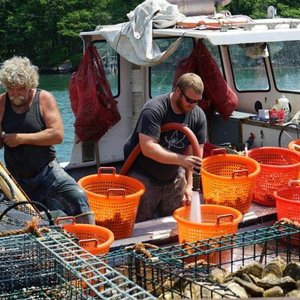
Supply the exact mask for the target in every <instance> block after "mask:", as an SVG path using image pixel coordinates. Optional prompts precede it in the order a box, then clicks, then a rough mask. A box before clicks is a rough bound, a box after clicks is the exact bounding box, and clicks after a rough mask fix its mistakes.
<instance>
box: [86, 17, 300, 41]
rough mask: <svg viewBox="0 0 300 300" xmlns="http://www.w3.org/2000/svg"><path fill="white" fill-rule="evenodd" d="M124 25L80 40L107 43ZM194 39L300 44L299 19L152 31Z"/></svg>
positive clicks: (103, 27)
mask: <svg viewBox="0 0 300 300" xmlns="http://www.w3.org/2000/svg"><path fill="white" fill-rule="evenodd" d="M123 25H124V23H120V24H116V25H104V26H101V27H100V26H99V30H94V31H87V32H81V33H80V37H81V38H83V39H84V40H86V39H88V40H90V41H94V40H99V39H104V38H103V36H102V33H103V32H104V31H105V32H109V31H120V29H121V27H122V26H123ZM166 36H168V37H170V36H174V37H181V36H184V37H193V38H200V39H201V38H203V39H207V40H209V42H210V43H212V44H213V45H232V44H247V43H260V42H280V41H295V40H300V19H289V18H274V19H259V20H253V21H252V22H251V23H248V24H244V25H240V26H236V25H234V24H230V25H222V26H221V28H220V29H214V30H212V29H206V28H205V27H204V26H198V27H195V28H188V29H183V28H176V27H174V28H164V29H153V37H166Z"/></svg>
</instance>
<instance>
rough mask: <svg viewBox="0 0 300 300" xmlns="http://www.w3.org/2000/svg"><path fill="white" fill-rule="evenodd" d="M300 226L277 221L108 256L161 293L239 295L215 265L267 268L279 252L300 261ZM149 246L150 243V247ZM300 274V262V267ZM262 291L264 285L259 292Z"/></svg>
mask: <svg viewBox="0 0 300 300" xmlns="http://www.w3.org/2000/svg"><path fill="white" fill-rule="evenodd" d="M299 239H300V228H299V227H297V226H295V225H293V224H288V223H276V224H275V225H273V226H270V227H264V228H260V229H256V230H251V231H247V232H239V233H237V234H232V235H226V236H222V237H219V238H212V239H207V240H202V241H198V242H192V243H184V244H178V245H171V246H168V247H161V248H158V247H157V248H155V249H152V248H148V249H146V250H147V251H146V252H145V251H144V250H145V249H143V251H141V250H140V248H134V247H131V248H129V249H128V248H127V250H126V249H120V250H118V251H114V252H111V253H109V254H107V255H105V256H104V259H105V261H106V262H107V263H108V264H109V265H111V266H112V267H113V268H115V269H116V270H118V271H119V272H121V273H123V274H124V275H126V276H128V278H129V279H130V280H132V281H134V282H135V283H137V284H138V285H139V286H141V287H142V288H144V289H145V290H147V291H148V292H150V293H151V294H152V295H154V296H155V297H157V298H168V299H177V298H183V299H184V298H188V299H189V298H192V299H196V298H199V297H201V298H214V297H217V298H239V297H241V294H240V291H237V290H236V289H234V288H231V287H229V285H227V284H224V283H223V282H221V281H218V280H215V279H214V278H213V277H212V274H214V273H215V270H219V269H222V270H225V271H226V272H228V273H232V274H233V273H234V274H236V273H237V272H239V270H241V269H243V268H245V267H246V266H247V265H251V264H255V263H256V262H257V263H258V264H261V265H262V266H264V267H266V266H267V265H268V264H270V263H272V262H273V260H276V259H278V257H279V258H280V259H281V260H282V261H284V263H285V264H287V263H289V262H299V261H300V248H299V247H294V246H293V245H294V242H295V241H299ZM144 248H147V247H144ZM297 272H298V274H299V279H300V265H299V271H297ZM261 292H262V290H259V293H258V295H261V296H262V294H260V293H261Z"/></svg>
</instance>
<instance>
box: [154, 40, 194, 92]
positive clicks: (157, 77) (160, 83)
mask: <svg viewBox="0 0 300 300" xmlns="http://www.w3.org/2000/svg"><path fill="white" fill-rule="evenodd" d="M176 39H177V37H176V38H158V39H155V42H156V43H157V44H158V46H159V48H160V50H161V51H165V50H166V49H167V48H168V47H169V46H170V45H171V44H172V43H173V42H175V41H176ZM193 47H194V39H193V38H183V40H182V42H181V43H180V45H179V47H178V48H177V49H176V51H175V52H174V53H173V54H172V55H171V56H170V57H168V59H166V60H165V61H164V62H162V63H161V64H159V65H156V66H153V67H151V68H149V70H150V97H151V98H152V97H155V96H158V95H161V94H165V93H169V92H170V91H171V90H172V87H173V79H174V76H175V71H176V67H177V64H178V63H179V61H180V60H181V59H183V58H186V57H188V56H189V55H190V54H191V52H192V50H193Z"/></svg>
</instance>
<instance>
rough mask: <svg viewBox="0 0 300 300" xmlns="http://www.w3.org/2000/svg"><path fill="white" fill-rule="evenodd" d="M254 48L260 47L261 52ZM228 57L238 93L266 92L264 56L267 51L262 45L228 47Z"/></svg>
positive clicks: (267, 81) (267, 80)
mask: <svg viewBox="0 0 300 300" xmlns="http://www.w3.org/2000/svg"><path fill="white" fill-rule="evenodd" d="M256 47H258V48H259V47H262V51H261V52H260V53H259V50H258V49H256ZM228 51H229V57H230V61H231V66H232V72H233V77H234V83H235V87H236V89H237V90H238V91H240V92H243V91H268V90H269V88H270V84H269V79H268V76H267V71H266V65H265V60H264V56H267V50H266V47H265V45H264V44H262V43H261V45H260V44H257V45H253V44H251V45H250V44H243V45H229V46H228Z"/></svg>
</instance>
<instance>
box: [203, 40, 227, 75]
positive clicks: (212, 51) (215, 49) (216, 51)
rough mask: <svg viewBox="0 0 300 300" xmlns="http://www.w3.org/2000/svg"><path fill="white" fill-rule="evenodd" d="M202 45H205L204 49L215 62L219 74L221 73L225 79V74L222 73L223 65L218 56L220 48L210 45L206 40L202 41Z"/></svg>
mask: <svg viewBox="0 0 300 300" xmlns="http://www.w3.org/2000/svg"><path fill="white" fill-rule="evenodd" d="M204 44H205V46H206V48H207V49H208V50H209V52H210V54H211V55H212V56H213V58H214V59H215V62H216V63H217V65H218V67H219V70H220V72H221V73H222V75H223V77H224V78H225V74H224V71H223V64H222V60H221V55H220V48H219V47H218V46H215V45H213V44H211V43H210V42H209V41H208V40H204Z"/></svg>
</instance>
